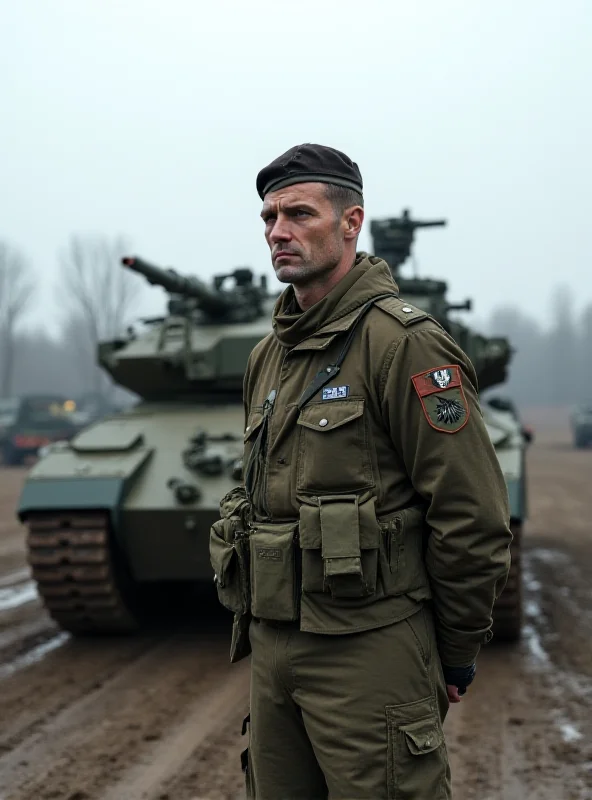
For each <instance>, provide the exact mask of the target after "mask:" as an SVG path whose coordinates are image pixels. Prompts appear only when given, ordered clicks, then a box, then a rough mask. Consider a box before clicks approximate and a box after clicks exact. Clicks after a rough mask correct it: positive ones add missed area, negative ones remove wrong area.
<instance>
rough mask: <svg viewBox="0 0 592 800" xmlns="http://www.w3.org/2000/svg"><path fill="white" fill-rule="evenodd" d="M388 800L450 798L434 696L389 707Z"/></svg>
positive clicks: (442, 734)
mask: <svg viewBox="0 0 592 800" xmlns="http://www.w3.org/2000/svg"><path fill="white" fill-rule="evenodd" d="M385 711H386V722H387V733H388V764H387V780H388V798H389V800H427V798H430V800H450V798H451V793H450V792H451V789H450V769H449V766H448V754H447V752H446V744H445V742H444V732H443V730H442V724H441V722H440V718H439V716H438V712H437V710H436V703H435V701H434V699H433V698H431V697H427V698H425V699H423V700H417V701H415V702H414V703H405V704H403V705H398V706H386V709H385Z"/></svg>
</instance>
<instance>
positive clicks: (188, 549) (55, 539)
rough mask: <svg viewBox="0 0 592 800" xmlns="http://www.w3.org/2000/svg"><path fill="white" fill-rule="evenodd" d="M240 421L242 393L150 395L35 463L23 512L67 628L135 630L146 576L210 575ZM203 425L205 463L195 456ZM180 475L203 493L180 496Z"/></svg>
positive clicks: (38, 566) (43, 586)
mask: <svg viewBox="0 0 592 800" xmlns="http://www.w3.org/2000/svg"><path fill="white" fill-rule="evenodd" d="M243 427H244V425H243V409H242V405H240V404H238V403H234V404H228V405H217V406H198V405H187V404H178V403H176V404H173V403H161V404H152V405H151V404H142V405H140V406H137V407H136V408H134V409H132V410H131V411H129V412H127V413H125V414H122V415H119V416H116V417H112V418H109V419H105V420H102V421H101V422H98V423H97V424H95V425H93V426H91V427H90V428H88V429H87V430H85V431H83V432H82V433H81V434H80V435H79V436H77V437H75V438H74V439H73V440H72V442H70V443H65V442H64V443H61V444H60V445H59V446H58V447H56V448H55V449H54V450H50V451H49V453H48V454H47V455H46V456H45V457H44V458H42V459H41V460H40V461H39V462H38V464H36V465H35V467H34V468H33V469H32V471H31V473H30V475H29V477H28V479H27V481H26V483H25V486H24V488H23V491H22V494H21V497H20V500H19V505H18V515H19V517H20V519H21V520H22V521H23V522H24V523H25V525H26V527H27V529H28V550H29V561H30V563H31V565H32V568H33V572H34V577H35V579H36V580H37V583H38V586H39V591H40V594H41V596H42V597H43V599H44V600H45V603H46V605H47V607H48V609H49V610H50V612H51V613H52V614H53V616H54V617H55V618H56V620H57V621H58V622H59V623H60V625H61V626H62V627H64V628H66V629H68V630H71V631H73V632H76V633H80V632H98V631H101V632H109V633H111V632H116V631H121V630H132V629H133V628H134V627H135V626H136V624H137V622H138V621H139V619H140V617H141V616H142V614H141V612H142V608H141V600H140V598H139V597H138V588H139V587H142V586H143V585H150V584H152V585H154V584H161V583H164V582H168V581H175V582H183V581H187V582H211V580H212V569H211V566H210V560H209V552H208V537H209V530H210V526H211V524H212V522H213V521H214V520H215V519H217V518H218V516H219V501H220V498H221V497H222V496H223V495H224V494H226V492H228V491H229V490H230V489H231V488H232V487H233V486H234V485H236V483H237V480H236V475H234V476H233V465H234V463H235V462H236V460H237V459H239V458H240V457H241V454H242V430H243ZM200 432H202V434H203V432H205V433H206V437H205V440H204V439H203V437H202V439H201V441H202V445H201V450H200V452H201V456H202V458H203V457H206V461H207V462H208V465H207V469H203V468H190V467H189V466H188V465H187V463H186V461H187V459H186V453H187V452H188V451H189V452H191V451H192V450H193V451H195V449H196V446H195V442H193V443H192V439H193V438H194V437H196V436H199V433H200ZM204 441H205V444H204ZM179 484H181V485H183V486H185V487H193V490H194V494H195V497H194V498H193V499H191V498H188V497H186V496H181V497H179V496H178V495H177V493H176V492H175V486H178V485H179Z"/></svg>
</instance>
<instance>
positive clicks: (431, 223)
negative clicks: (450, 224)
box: [403, 218, 447, 230]
mask: <svg viewBox="0 0 592 800" xmlns="http://www.w3.org/2000/svg"><path fill="white" fill-rule="evenodd" d="M403 220H404V224H405V225H407V226H409V227H410V228H413V230H415V229H416V228H444V227H445V226H446V225H447V221H446V220H445V219H429V220H419V219H405V218H403Z"/></svg>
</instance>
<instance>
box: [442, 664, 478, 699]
mask: <svg viewBox="0 0 592 800" xmlns="http://www.w3.org/2000/svg"><path fill="white" fill-rule="evenodd" d="M442 671H443V672H444V680H445V681H446V683H447V684H450V686H456V688H457V689H458V693H459V694H460V695H463V694H466V691H467V686H469V685H470V684H471V683H472V682H473V678H474V677H475V672H476V671H477V665H476V664H471V666H470V667H446V666H444V664H442Z"/></svg>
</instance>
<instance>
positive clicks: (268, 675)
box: [247, 609, 451, 800]
mask: <svg viewBox="0 0 592 800" xmlns="http://www.w3.org/2000/svg"><path fill="white" fill-rule="evenodd" d="M250 638H251V647H252V665H251V714H250V739H249V751H248V761H247V796H248V797H253V798H256V799H257V800H321V798H325V799H326V798H330V800H380V799H381V798H387V799H388V800H449V798H450V797H451V789H450V769H449V766H448V757H447V753H446V745H445V743H444V735H443V731H442V723H443V721H444V717H445V715H446V711H447V709H448V699H447V696H446V686H445V683H444V679H443V675H442V668H441V665H440V660H439V657H438V654H437V651H436V642H435V635H434V629H433V623H432V618H431V612H430V611H429V610H428V609H422V610H420V611H418V612H417V613H415V614H414V615H413V616H411V617H409V618H407V619H405V620H403V621H401V622H397V623H394V624H392V625H388V626H386V627H383V628H377V629H374V630H371V631H366V632H363V633H355V634H348V635H342V636H334V635H331V636H329V635H319V634H311V633H302V632H301V631H300V630H298V628H297V627H296V626H294V625H289V624H281V623H269V622H263V621H257V620H254V621H253V622H252V623H251V629H250Z"/></svg>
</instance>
